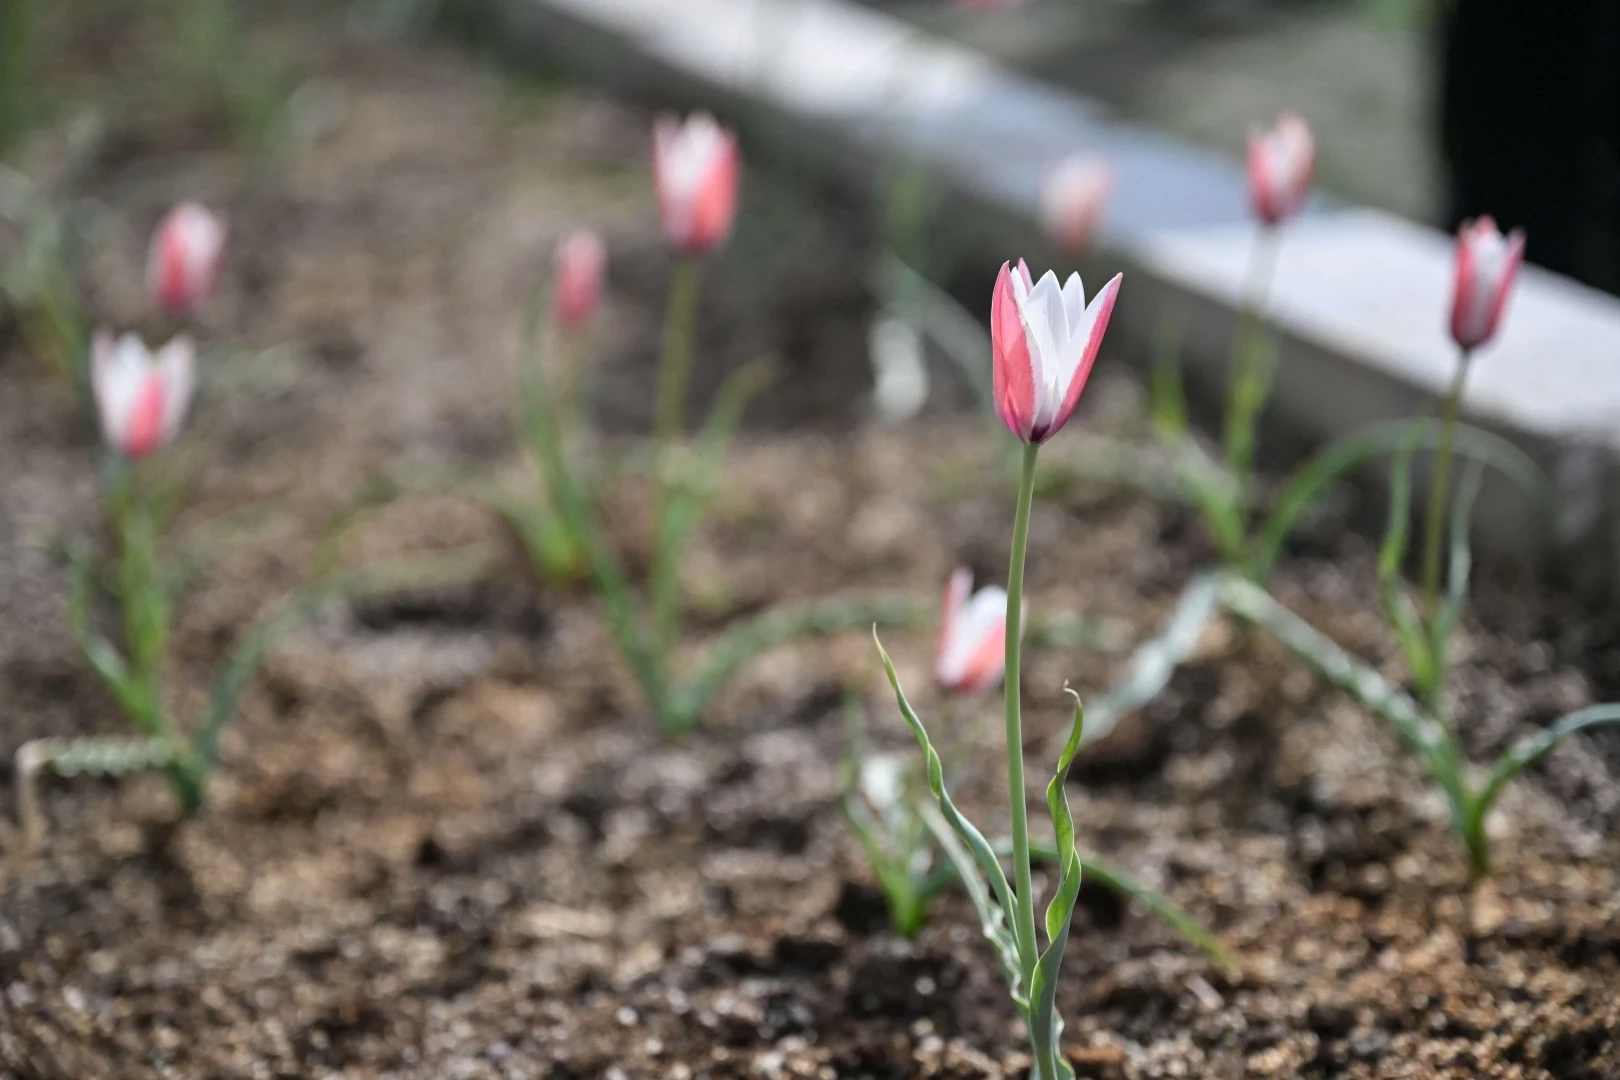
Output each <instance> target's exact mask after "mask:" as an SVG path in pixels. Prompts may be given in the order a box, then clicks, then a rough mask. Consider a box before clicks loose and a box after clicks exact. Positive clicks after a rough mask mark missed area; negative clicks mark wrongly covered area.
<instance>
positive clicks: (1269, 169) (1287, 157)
mask: <svg viewBox="0 0 1620 1080" xmlns="http://www.w3.org/2000/svg"><path fill="white" fill-rule="evenodd" d="M1315 168H1316V140H1315V139H1314V138H1313V137H1312V136H1311V128H1310V125H1309V124H1307V123H1305V121H1304V120H1303V119H1301V118H1300V117H1299V116H1297V115H1295V114H1294V113H1283V114H1282V115H1281V116H1280V117H1278V118H1277V123H1276V125H1275V126H1274V127H1272V128H1271V130H1269V131H1257V132H1251V133H1250V134H1249V197H1250V198H1251V199H1252V200H1253V202H1254V212H1255V214H1257V215H1258V216H1259V218H1260V220H1261V221H1263V222H1264V223H1265V224H1267V225H1276V224H1277V223H1278V222H1281V221H1285V220H1287V219H1288V218H1290V217H1293V216H1294V214H1296V213H1297V212H1298V211H1299V208H1300V207H1301V206H1303V205H1304V204H1305V196H1306V194H1307V193H1308V192H1309V191H1310V188H1311V175H1312V173H1313V172H1314V171H1315Z"/></svg>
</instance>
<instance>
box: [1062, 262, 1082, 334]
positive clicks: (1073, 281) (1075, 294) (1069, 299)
mask: <svg viewBox="0 0 1620 1080" xmlns="http://www.w3.org/2000/svg"><path fill="white" fill-rule="evenodd" d="M1085 311H1086V287H1085V285H1083V284H1081V282H1080V275H1079V274H1070V275H1069V280H1068V281H1065V282H1064V283H1063V315H1064V319H1063V322H1064V325H1065V327H1066V328H1067V330H1066V332H1067V333H1069V334H1073V333H1074V328H1075V327H1077V326H1079V325H1080V319H1081V316H1083V315H1084V314H1085Z"/></svg>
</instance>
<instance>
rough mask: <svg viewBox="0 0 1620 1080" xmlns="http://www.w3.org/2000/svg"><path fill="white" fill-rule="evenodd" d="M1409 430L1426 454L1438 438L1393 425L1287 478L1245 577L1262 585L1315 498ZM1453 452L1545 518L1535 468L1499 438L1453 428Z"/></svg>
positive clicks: (1350, 439)
mask: <svg viewBox="0 0 1620 1080" xmlns="http://www.w3.org/2000/svg"><path fill="white" fill-rule="evenodd" d="M1415 425H1420V426H1421V429H1422V430H1421V433H1420V434H1419V436H1418V443H1417V445H1418V447H1419V448H1423V449H1428V448H1432V447H1433V446H1434V444H1435V443H1436V442H1437V441H1438V440H1439V437H1440V426H1439V424H1438V423H1437V422H1436V421H1435V420H1433V419H1427V418H1426V419H1424V420H1422V421H1408V420H1395V421H1390V422H1388V423H1383V424H1376V425H1374V426H1372V427H1369V428H1367V429H1366V430H1364V431H1358V432H1355V433H1353V434H1350V435H1347V436H1345V437H1344V438H1342V439H1339V440H1337V441H1335V442H1332V443H1329V444H1328V445H1327V446H1325V447H1323V448H1322V449H1321V450H1319V451H1317V452H1316V453H1315V454H1314V455H1312V456H1311V457H1310V458H1309V459H1307V460H1306V461H1305V463H1304V464H1303V465H1301V466H1299V467H1298V468H1296V469H1295V470H1294V471H1293V472H1291V473H1290V474H1289V475H1288V479H1287V481H1286V482H1285V483H1284V484H1283V488H1282V491H1281V492H1280V493H1279V494H1278V496H1277V500H1276V502H1275V503H1274V504H1273V505H1272V509H1271V513H1270V514H1269V515H1268V516H1267V518H1266V521H1265V524H1264V526H1263V527H1262V528H1261V530H1260V533H1259V535H1258V537H1257V539H1256V541H1255V544H1254V548H1253V552H1252V555H1251V557H1250V560H1249V567H1250V575H1251V576H1252V577H1254V578H1255V579H1257V580H1264V579H1265V578H1266V577H1267V576H1268V575H1269V574H1270V572H1271V568H1272V566H1273V565H1274V564H1275V563H1276V561H1277V557H1278V555H1279V554H1280V553H1281V551H1282V546H1283V544H1284V543H1286V542H1287V540H1288V535H1289V533H1291V532H1293V530H1294V526H1295V525H1297V524H1298V523H1299V519H1300V518H1301V517H1303V516H1304V514H1305V512H1306V511H1307V510H1309V509H1310V507H1311V505H1312V504H1313V503H1314V502H1315V501H1316V500H1317V498H1319V497H1320V496H1321V494H1322V493H1323V492H1324V491H1325V490H1327V488H1328V487H1330V486H1332V484H1333V483H1334V482H1336V481H1338V480H1339V479H1341V478H1343V477H1344V476H1346V475H1347V474H1349V473H1350V472H1351V471H1353V470H1355V469H1356V468H1359V467H1360V466H1362V465H1365V464H1366V463H1368V462H1370V461H1373V460H1374V459H1376V458H1380V457H1383V456H1384V455H1386V454H1392V453H1395V452H1396V451H1398V450H1399V449H1400V448H1401V446H1402V445H1403V443H1404V441H1405V439H1406V438H1407V436H1408V433H1409V432H1410V430H1411V429H1412V427H1413V426H1415ZM1456 448H1457V452H1458V453H1459V454H1462V455H1464V456H1466V457H1469V458H1472V459H1473V460H1475V461H1480V462H1483V463H1485V464H1487V465H1489V466H1491V467H1493V468H1495V469H1496V470H1497V471H1498V472H1500V473H1502V475H1504V476H1506V477H1507V478H1508V479H1509V480H1511V481H1513V483H1514V486H1516V487H1518V488H1519V490H1521V491H1523V492H1524V493H1525V494H1526V495H1529V496H1530V497H1531V499H1532V500H1533V501H1534V502H1535V504H1536V508H1537V511H1538V512H1539V513H1541V514H1543V515H1544V516H1546V517H1547V518H1551V516H1552V513H1553V496H1552V485H1551V484H1550V483H1549V482H1548V480H1547V478H1546V476H1545V475H1544V474H1543V473H1542V471H1541V467H1540V466H1538V465H1537V464H1536V463H1535V461H1534V460H1533V459H1532V458H1531V457H1530V456H1529V455H1528V454H1526V453H1525V452H1524V451H1523V450H1520V449H1519V448H1518V447H1517V446H1514V445H1513V444H1512V443H1511V442H1509V441H1507V440H1506V439H1504V438H1502V437H1501V436H1499V435H1493V434H1492V433H1490V432H1489V431H1485V430H1483V429H1482V428H1477V427H1471V426H1469V425H1467V424H1459V425H1458V426H1457V444H1456Z"/></svg>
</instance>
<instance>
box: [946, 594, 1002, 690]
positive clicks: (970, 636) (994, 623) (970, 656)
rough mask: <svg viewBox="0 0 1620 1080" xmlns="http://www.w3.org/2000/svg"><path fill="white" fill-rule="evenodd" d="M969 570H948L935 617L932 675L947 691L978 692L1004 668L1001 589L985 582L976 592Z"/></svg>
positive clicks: (995, 678) (990, 683)
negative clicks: (935, 653)
mask: <svg viewBox="0 0 1620 1080" xmlns="http://www.w3.org/2000/svg"><path fill="white" fill-rule="evenodd" d="M972 589H973V574H972V572H971V571H969V570H966V569H961V570H957V571H956V572H955V573H953V574H952V575H951V580H950V583H949V584H948V585H947V586H946V587H945V606H944V609H943V611H942V612H941V613H940V620H939V658H938V659H937V660H936V661H935V664H934V677H935V678H936V679H937V680H938V681H939V685H940V689H942V690H945V691H946V692H948V693H952V694H968V695H973V694H982V693H984V692H985V691H987V690H989V689H990V688H991V687H993V686H995V685H996V683H997V681H999V680H1000V679H1001V673H1002V671H1003V669H1004V664H1005V657H1006V644H1007V593H1006V591H1005V590H1003V589H1001V588H999V587H997V586H995V585H987V586H985V587H984V588H982V589H980V590H979V591H978V592H976V593H972V595H971V596H969V593H970V592H972Z"/></svg>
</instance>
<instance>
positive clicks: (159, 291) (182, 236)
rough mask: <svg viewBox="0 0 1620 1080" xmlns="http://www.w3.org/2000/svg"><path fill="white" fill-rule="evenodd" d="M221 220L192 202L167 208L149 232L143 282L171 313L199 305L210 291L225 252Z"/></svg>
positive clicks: (186, 311) (223, 230)
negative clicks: (156, 226) (151, 232)
mask: <svg viewBox="0 0 1620 1080" xmlns="http://www.w3.org/2000/svg"><path fill="white" fill-rule="evenodd" d="M225 231H226V230H225V223H224V222H223V221H222V220H220V218H219V217H217V216H216V215H214V214H212V213H210V212H209V211H208V210H206V209H204V208H203V207H201V206H199V205H197V204H196V203H181V204H180V205H179V206H176V207H175V208H174V209H173V210H171V211H169V214H168V216H167V217H165V218H164V219H163V223H162V224H161V225H159V226H158V229H157V232H156V233H155V234H153V236H152V247H151V251H150V252H149V254H148V256H147V261H146V286H147V289H148V290H150V292H151V293H152V298H153V299H154V300H155V301H156V302H157V304H158V306H159V307H161V308H162V309H163V310H164V311H167V312H168V313H169V314H171V315H187V314H191V313H192V312H195V311H196V310H197V309H198V308H200V307H201V306H202V304H203V302H204V301H206V300H207V299H208V297H209V296H210V295H211V294H212V293H213V291H214V282H215V281H216V280H217V279H218V277H219V264H220V259H221V258H222V257H223V256H224V254H225Z"/></svg>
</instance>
